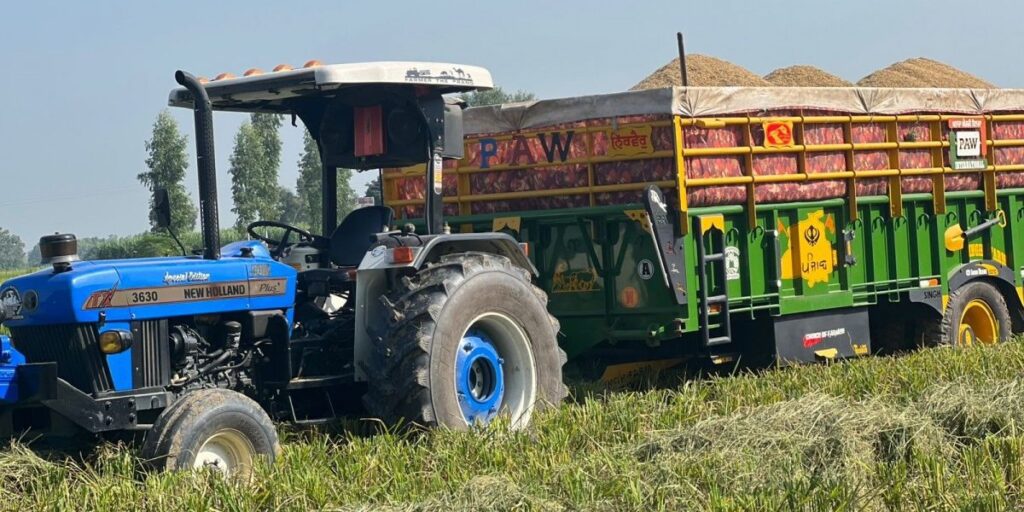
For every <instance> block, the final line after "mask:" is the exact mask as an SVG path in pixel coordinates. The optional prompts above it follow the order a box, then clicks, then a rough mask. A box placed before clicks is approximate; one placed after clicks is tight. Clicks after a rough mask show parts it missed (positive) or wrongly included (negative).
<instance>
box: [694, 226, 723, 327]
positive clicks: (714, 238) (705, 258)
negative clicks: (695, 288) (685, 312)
mask: <svg viewBox="0 0 1024 512" xmlns="http://www.w3.org/2000/svg"><path fill="white" fill-rule="evenodd" d="M694 224H695V226H694V227H695V229H694V231H695V232H696V233H698V234H699V236H700V240H699V241H698V243H697V278H698V285H699V286H700V292H699V296H698V298H699V302H698V307H699V308H700V330H701V335H702V337H703V338H704V346H706V347H712V346H716V345H724V344H726V343H729V342H731V341H732V326H731V322H730V319H729V293H728V286H727V284H726V283H727V281H726V272H725V220H724V218H723V216H722V215H721V214H718V215H698V216H697V217H696V218H695V219H694ZM708 267H711V268H710V270H709V268H708ZM712 317H714V320H715V321H716V322H715V323H716V326H715V329H714V330H715V332H712V323H711V321H712Z"/></svg>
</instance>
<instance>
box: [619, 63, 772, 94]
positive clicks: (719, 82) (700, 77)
mask: <svg viewBox="0 0 1024 512" xmlns="http://www.w3.org/2000/svg"><path fill="white" fill-rule="evenodd" d="M686 75H687V79H688V80H689V82H690V84H689V85H691V86H698V87H711V86H747V87H768V86H770V85H771V84H770V83H769V82H768V81H767V80H765V79H763V78H761V77H759V76H757V75H755V74H754V73H751V72H750V71H748V70H746V69H743V68H741V67H739V66H737V65H735V64H733V63H731V62H726V61H724V60H722V59H716V58H715V57H709V56H707V55H699V54H694V55H687V56H686ZM682 84H683V80H682V77H681V75H680V74H679V59H678V58H676V59H672V61H671V62H669V63H668V64H665V65H664V66H662V67H661V68H659V69H658V70H657V71H655V72H654V73H651V75H650V76H648V77H647V78H645V79H643V80H641V81H640V83H638V84H636V85H634V86H633V87H632V88H631V89H630V90H631V91H639V90H642V89H659V88H661V87H672V86H678V85H682Z"/></svg>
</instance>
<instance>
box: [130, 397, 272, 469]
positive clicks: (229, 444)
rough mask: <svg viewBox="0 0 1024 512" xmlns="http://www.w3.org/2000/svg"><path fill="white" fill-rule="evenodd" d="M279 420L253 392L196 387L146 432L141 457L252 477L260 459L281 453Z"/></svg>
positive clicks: (168, 465) (156, 463) (167, 465)
mask: <svg viewBox="0 0 1024 512" xmlns="http://www.w3.org/2000/svg"><path fill="white" fill-rule="evenodd" d="M280 450H281V447H280V445H279V444H278V440H277V432H276V430H275V428H274V423H273V422H272V421H271V420H270V417H269V416H267V413H266V412H265V411H264V410H263V408H261V407H260V406H259V404H257V403H256V402H254V401H252V399H250V398H249V397H247V396H245V395H242V394H241V393H237V392H235V391H230V390H226V389H203V390H199V391H193V392H190V393H188V394H186V395H185V396H184V397H182V398H180V399H179V400H178V401H177V402H175V403H174V404H172V405H171V406H170V407H168V408H167V409H166V410H165V411H164V412H163V413H162V414H161V415H160V417H159V418H157V421H156V423H155V424H154V425H153V428H152V429H150V431H149V432H148V433H147V434H146V439H145V442H144V444H143V447H142V456H143V458H144V459H145V460H147V462H148V463H149V465H150V466H151V467H153V468H155V469H158V470H189V469H211V470H214V471H218V472H220V473H222V474H223V475H224V476H226V477H230V478H236V479H241V480H248V479H250V478H251V477H252V472H253V467H254V465H255V464H256V461H257V459H259V458H263V459H265V460H266V461H267V462H273V461H274V458H275V457H276V456H277V454H278V452H280Z"/></svg>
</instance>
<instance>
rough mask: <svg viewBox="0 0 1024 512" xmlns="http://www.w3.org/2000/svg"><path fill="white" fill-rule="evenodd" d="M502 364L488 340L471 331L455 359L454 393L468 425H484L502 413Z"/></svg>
mask: <svg viewBox="0 0 1024 512" xmlns="http://www.w3.org/2000/svg"><path fill="white" fill-rule="evenodd" d="M503 365H504V361H503V360H502V358H501V355H500V354H499V353H498V349H497V348H496V347H495V346H494V343H493V342H492V341H491V339H490V338H489V337H488V336H487V335H486V334H485V333H483V332H482V331H479V330H470V331H469V332H467V333H466V335H465V336H463V338H462V342H461V343H460V344H459V349H458V351H457V355H456V358H455V392H456V394H457V397H458V400H459V407H460V408H461V409H462V416H463V418H465V420H466V423H468V424H470V425H480V424H482V425H486V424H488V423H490V422H491V420H493V419H494V417H495V416H497V415H498V413H499V412H500V411H501V400H502V398H503V397H504V394H505V375H504V371H503V368H502V367H503Z"/></svg>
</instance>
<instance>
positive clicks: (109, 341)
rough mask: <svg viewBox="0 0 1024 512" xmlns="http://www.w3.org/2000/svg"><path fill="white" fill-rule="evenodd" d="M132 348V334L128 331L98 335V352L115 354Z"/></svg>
mask: <svg viewBox="0 0 1024 512" xmlns="http://www.w3.org/2000/svg"><path fill="white" fill-rule="evenodd" d="M131 346H132V333H130V332H128V331H107V332H104V333H103V334H100V352H103V353H104V354H117V353H118V352H124V351H125V350H128V347H131Z"/></svg>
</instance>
